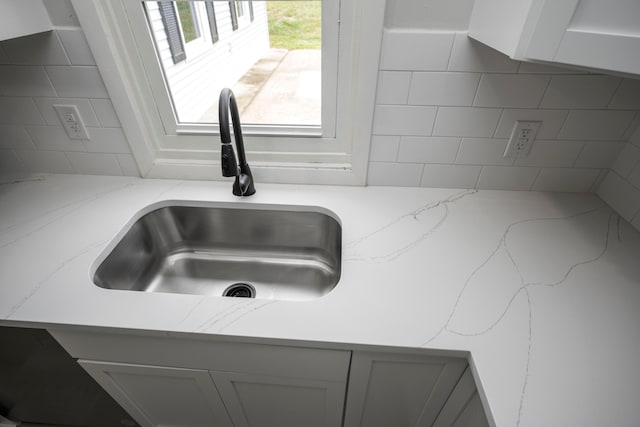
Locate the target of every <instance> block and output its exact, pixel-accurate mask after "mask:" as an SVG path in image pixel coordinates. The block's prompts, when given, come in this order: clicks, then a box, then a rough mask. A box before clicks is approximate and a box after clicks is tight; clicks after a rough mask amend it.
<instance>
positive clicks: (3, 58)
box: [0, 43, 9, 64]
mask: <svg viewBox="0 0 640 427" xmlns="http://www.w3.org/2000/svg"><path fill="white" fill-rule="evenodd" d="M8 62H9V58H8V57H7V54H6V53H4V49H2V43H0V64H7V63H8Z"/></svg>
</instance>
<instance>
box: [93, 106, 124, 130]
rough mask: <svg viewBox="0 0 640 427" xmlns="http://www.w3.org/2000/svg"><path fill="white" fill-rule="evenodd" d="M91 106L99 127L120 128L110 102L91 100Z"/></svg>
mask: <svg viewBox="0 0 640 427" xmlns="http://www.w3.org/2000/svg"><path fill="white" fill-rule="evenodd" d="M91 105H93V111H94V112H95V113H96V116H97V117H98V121H99V122H100V125H101V126H103V127H107V128H119V127H121V125H120V120H118V115H117V114H116V110H115V109H114V108H113V104H111V100H109V99H92V100H91Z"/></svg>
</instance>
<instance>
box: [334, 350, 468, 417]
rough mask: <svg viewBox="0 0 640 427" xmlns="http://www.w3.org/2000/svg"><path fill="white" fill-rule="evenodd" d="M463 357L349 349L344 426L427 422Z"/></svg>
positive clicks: (437, 409) (450, 387)
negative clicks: (350, 356)
mask: <svg viewBox="0 0 640 427" xmlns="http://www.w3.org/2000/svg"><path fill="white" fill-rule="evenodd" d="M466 366H467V361H466V360H464V359H458V358H448V357H431V356H422V355H409V354H397V353H382V352H365V351H354V352H353V357H352V361H351V371H350V375H349V386H348V390H349V392H348V395H347V404H346V412H345V422H344V425H345V427H356V426H362V427H389V426H393V427H404V426H407V427H409V426H411V427H413V426H418V427H422V426H424V427H430V426H431V425H432V424H433V423H434V421H435V420H436V417H437V416H438V413H439V412H440V410H441V409H442V408H443V406H444V404H445V402H446V401H447V399H448V397H449V395H450V394H451V392H452V390H453V389H454V387H455V386H456V383H457V382H458V380H459V379H460V377H461V375H462V373H463V371H464V369H465V367H466Z"/></svg>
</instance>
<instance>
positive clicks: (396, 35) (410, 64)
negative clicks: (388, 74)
mask: <svg viewBox="0 0 640 427" xmlns="http://www.w3.org/2000/svg"><path fill="white" fill-rule="evenodd" d="M453 39H454V33H446V32H445V33H437V32H433V33H431V32H415V31H414V32H408V31H396V30H385V31H384V34H383V37H382V54H381V60H380V69H381V70H406V71H444V70H446V69H447V63H448V61H449V56H450V54H451V46H452V45H453Z"/></svg>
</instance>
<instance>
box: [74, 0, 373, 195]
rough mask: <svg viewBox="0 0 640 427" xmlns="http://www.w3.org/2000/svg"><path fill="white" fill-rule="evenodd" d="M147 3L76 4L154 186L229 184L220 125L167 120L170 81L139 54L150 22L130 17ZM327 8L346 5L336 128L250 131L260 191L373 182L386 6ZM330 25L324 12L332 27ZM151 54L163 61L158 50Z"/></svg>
mask: <svg viewBox="0 0 640 427" xmlns="http://www.w3.org/2000/svg"><path fill="white" fill-rule="evenodd" d="M138 1H139V0H71V2H72V4H73V6H74V9H75V11H76V14H77V16H78V19H79V21H80V23H81V26H82V28H83V30H84V32H85V35H86V37H87V40H88V42H89V45H90V47H91V49H92V52H93V54H94V57H95V59H96V63H97V65H98V68H99V69H100V72H101V74H102V77H103V80H104V82H105V86H106V87H107V90H108V92H109V95H110V97H111V100H112V102H113V104H114V107H115V108H116V111H117V112H118V116H119V118H120V120H121V123H122V127H123V130H124V132H125V134H126V135H127V138H128V140H129V144H130V146H131V149H132V152H133V155H134V157H135V159H136V162H137V163H138V166H139V167H140V170H141V173H142V175H143V177H147V178H179V179H209V180H211V179H213V180H222V179H223V178H222V176H221V173H220V160H219V156H220V149H219V146H220V141H219V134H218V130H217V126H216V127H215V128H212V126H211V125H206V124H202V125H199V124H193V125H190V126H188V127H185V128H179V127H178V126H177V125H176V126H174V127H173V128H172V127H167V126H166V125H165V123H166V120H165V121H163V118H162V116H161V114H166V113H162V111H163V108H162V102H163V100H162V99H158V98H157V97H155V96H154V92H153V90H152V87H158V85H160V86H163V85H164V82H163V81H158V80H157V76H154V75H153V74H151V73H148V72H147V69H146V68H145V65H144V63H145V60H148V59H149V58H145V55H149V54H150V52H149V51H148V50H146V49H140V48H138V47H137V46H138V44H139V43H141V41H140V40H139V39H136V37H135V33H134V31H133V30H132V27H131V25H136V24H135V23H133V24H131V22H133V21H135V20H136V19H141V16H140V15H135V14H134V16H133V17H132V16H131V14H130V13H129V12H128V9H129V8H131V7H132V4H133V3H135V2H138ZM324 4H326V7H328V8H331V7H334V8H335V7H338V4H339V5H340V6H339V16H337V19H338V20H339V21H338V22H339V23H340V25H339V43H338V51H337V62H336V66H337V72H336V73H335V79H336V84H335V85H334V86H335V87H336V88H337V89H336V101H335V105H334V106H332V107H333V108H334V109H335V114H333V117H334V118H335V124H334V125H332V126H331V127H330V128H328V129H330V131H329V132H326V131H325V130H324V128H323V134H322V135H320V136H313V135H305V127H304V126H303V127H300V128H299V129H296V128H294V129H291V131H290V133H289V134H288V135H277V136H274V135H270V134H269V132H268V129H263V130H262V131H258V132H254V133H251V132H247V135H246V136H245V145H246V147H247V158H248V160H249V163H250V164H251V168H252V171H253V173H254V176H255V178H256V181H257V182H282V183H317V184H343V185H364V184H365V183H366V172H367V165H368V155H369V145H370V140H371V128H372V123H373V112H374V104H375V92H376V84H377V75H378V66H379V55H380V45H381V39H382V28H383V20H384V9H385V0H324V1H323V8H324V7H325V6H324ZM140 8H141V6H140ZM136 16H137V17H136ZM324 16H325V12H324V10H323V23H324V22H325V21H326V20H325V19H324ZM334 24H337V22H334ZM145 25H146V22H145ZM323 25H324V24H323ZM332 35H333V36H335V37H338V31H335V32H334V33H331V32H330V33H326V32H325V31H324V27H323V42H324V40H325V38H328V37H331V36H332ZM148 40H149V41H150V40H151V38H150V37H148ZM151 52H153V55H155V49H153V50H152V51H151ZM154 60H155V58H154ZM324 62H325V61H323V63H324ZM323 66H324V65H323ZM323 72H324V70H323ZM323 97H324V94H323ZM323 99H324V98H323ZM323 104H325V103H324V102H323ZM165 119H166V117H165ZM324 119H325V117H324V112H323V120H324ZM328 120H329V119H328ZM174 123H175V119H174ZM324 125H325V123H323V126H324ZM307 133H308V132H307Z"/></svg>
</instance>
